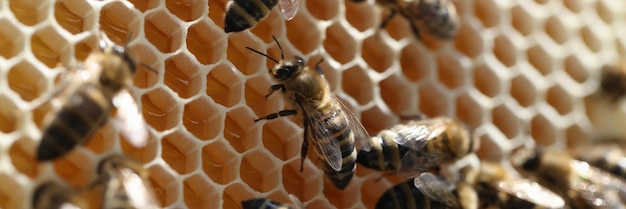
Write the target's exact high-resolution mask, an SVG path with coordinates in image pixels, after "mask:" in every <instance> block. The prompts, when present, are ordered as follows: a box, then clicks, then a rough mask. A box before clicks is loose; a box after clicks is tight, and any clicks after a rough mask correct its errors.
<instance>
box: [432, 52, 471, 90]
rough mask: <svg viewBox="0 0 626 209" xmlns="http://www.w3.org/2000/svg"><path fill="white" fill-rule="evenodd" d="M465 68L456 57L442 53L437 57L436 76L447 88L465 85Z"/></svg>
mask: <svg viewBox="0 0 626 209" xmlns="http://www.w3.org/2000/svg"><path fill="white" fill-rule="evenodd" d="M467 77H468V76H467V75H466V70H465V68H464V67H463V66H462V65H461V63H459V59H458V58H457V57H453V56H450V55H447V54H446V55H442V56H438V57H437V78H438V79H439V81H441V84H443V85H445V86H446V87H448V88H449V89H456V88H459V87H461V86H463V85H465V80H466V79H467Z"/></svg>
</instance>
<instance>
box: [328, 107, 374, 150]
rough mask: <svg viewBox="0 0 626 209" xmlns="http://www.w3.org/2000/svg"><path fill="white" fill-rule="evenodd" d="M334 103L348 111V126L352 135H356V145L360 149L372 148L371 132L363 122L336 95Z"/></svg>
mask: <svg viewBox="0 0 626 209" xmlns="http://www.w3.org/2000/svg"><path fill="white" fill-rule="evenodd" d="M332 100H333V103H335V106H337V107H341V110H342V111H344V112H345V113H346V118H347V119H348V128H349V129H350V130H351V131H352V135H353V136H354V146H355V147H356V148H357V149H358V150H363V151H366V152H369V151H370V150H371V149H372V145H371V144H370V142H371V141H370V139H369V134H368V133H367V131H366V130H365V127H363V124H361V121H360V120H359V119H358V118H357V117H356V116H355V115H354V113H352V111H350V109H348V107H346V105H344V104H343V103H342V102H341V100H339V99H338V98H337V97H336V96H335V95H333V96H332Z"/></svg>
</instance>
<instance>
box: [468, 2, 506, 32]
mask: <svg viewBox="0 0 626 209" xmlns="http://www.w3.org/2000/svg"><path fill="white" fill-rule="evenodd" d="M474 14H475V15H476V17H477V18H478V19H479V20H480V21H481V22H482V23H483V26H484V27H485V28H490V27H493V26H496V25H498V23H500V19H501V15H500V8H498V5H496V4H495V2H493V0H478V1H476V3H475V6H474Z"/></svg>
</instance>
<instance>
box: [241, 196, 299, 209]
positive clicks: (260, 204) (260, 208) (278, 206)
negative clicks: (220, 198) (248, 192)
mask: <svg viewBox="0 0 626 209" xmlns="http://www.w3.org/2000/svg"><path fill="white" fill-rule="evenodd" d="M289 199H291V204H288V203H280V202H275V201H272V200H270V199H267V198H256V199H249V200H244V201H241V206H242V207H243V209H306V207H304V204H303V203H302V202H301V201H300V199H298V198H297V197H296V196H294V195H292V194H290V195H289Z"/></svg>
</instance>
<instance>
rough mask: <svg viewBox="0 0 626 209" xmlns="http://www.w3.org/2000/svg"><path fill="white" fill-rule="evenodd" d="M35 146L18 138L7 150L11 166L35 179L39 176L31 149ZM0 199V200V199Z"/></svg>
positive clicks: (24, 139)
mask: <svg viewBox="0 0 626 209" xmlns="http://www.w3.org/2000/svg"><path fill="white" fill-rule="evenodd" d="M36 146H37V144H36V143H35V142H34V141H33V140H31V139H29V138H20V139H18V140H17V141H15V142H13V144H11V148H9V157H10V159H11V164H13V166H14V167H15V169H16V170H17V171H19V172H20V173H22V174H24V175H26V176H28V177H30V178H35V177H37V176H38V175H39V167H38V166H37V165H38V164H37V160H36V159H35V158H36V156H35V155H37V154H36V153H35V150H34V149H33V147H36ZM0 199H1V198H0Z"/></svg>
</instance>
